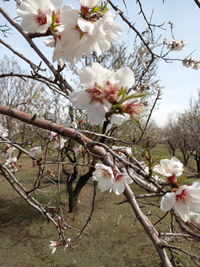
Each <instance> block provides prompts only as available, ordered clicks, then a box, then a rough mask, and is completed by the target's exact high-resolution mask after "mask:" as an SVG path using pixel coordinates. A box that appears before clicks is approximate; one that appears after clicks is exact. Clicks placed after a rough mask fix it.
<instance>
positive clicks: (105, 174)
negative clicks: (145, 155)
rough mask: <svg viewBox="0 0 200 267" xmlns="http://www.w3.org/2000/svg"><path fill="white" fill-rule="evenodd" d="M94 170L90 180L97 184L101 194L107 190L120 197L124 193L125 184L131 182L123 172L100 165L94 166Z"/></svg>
mask: <svg viewBox="0 0 200 267" xmlns="http://www.w3.org/2000/svg"><path fill="white" fill-rule="evenodd" d="M95 169H96V170H95V171H94V172H93V176H92V178H93V180H94V181H97V182H98V188H99V189H100V190H101V191H102V192H104V191H108V190H109V191H110V192H112V191H113V192H114V193H115V194H116V195H120V194H122V193H123V192H124V190H125V186H126V184H130V183H132V182H133V180H132V179H131V178H130V177H129V175H128V174H127V172H126V171H125V170H124V171H123V172H120V171H118V170H113V169H112V168H111V167H108V166H105V165H104V164H100V163H97V164H96V165H95Z"/></svg>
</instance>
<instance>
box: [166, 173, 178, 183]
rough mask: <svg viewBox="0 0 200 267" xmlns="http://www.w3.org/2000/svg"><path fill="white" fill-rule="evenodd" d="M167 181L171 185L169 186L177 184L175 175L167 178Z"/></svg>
mask: <svg viewBox="0 0 200 267" xmlns="http://www.w3.org/2000/svg"><path fill="white" fill-rule="evenodd" d="M167 180H168V181H169V182H170V183H171V184H176V183H177V178H176V176H175V175H172V176H169V177H167Z"/></svg>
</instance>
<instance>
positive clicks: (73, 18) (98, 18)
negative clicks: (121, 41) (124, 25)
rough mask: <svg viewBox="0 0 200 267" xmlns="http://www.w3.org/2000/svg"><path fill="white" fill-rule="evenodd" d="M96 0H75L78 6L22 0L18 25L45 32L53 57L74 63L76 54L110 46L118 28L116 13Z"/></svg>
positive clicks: (99, 50) (25, 28) (82, 54)
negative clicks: (47, 35) (77, 8)
mask: <svg viewBox="0 0 200 267" xmlns="http://www.w3.org/2000/svg"><path fill="white" fill-rule="evenodd" d="M101 2H102V1H100V0H84V1H83V0H79V3H80V10H76V9H74V8H73V7H72V6H70V5H66V6H64V7H63V8H62V2H61V0H46V1H40V0H26V1H22V2H21V3H20V5H19V6H18V8H17V11H18V14H19V15H20V16H21V17H22V21H21V26H22V27H23V29H24V30H25V31H28V32H29V33H43V34H46V33H48V34H49V35H51V37H50V38H49V39H47V40H45V44H46V45H47V46H49V47H53V48H54V53H53V61H58V62H60V61H63V60H65V61H68V62H71V63H75V62H76V61H77V60H78V59H79V58H80V57H82V56H86V55H90V54H91V53H92V52H96V54H97V56H99V55H101V54H102V52H104V51H105V50H107V49H109V48H110V45H111V43H112V42H114V41H116V40H117V39H118V38H119V37H120V35H121V33H122V29H121V27H120V25H119V24H118V23H117V22H116V21H115V17H116V15H113V14H112V13H111V12H109V11H108V8H107V5H106V4H102V3H101Z"/></svg>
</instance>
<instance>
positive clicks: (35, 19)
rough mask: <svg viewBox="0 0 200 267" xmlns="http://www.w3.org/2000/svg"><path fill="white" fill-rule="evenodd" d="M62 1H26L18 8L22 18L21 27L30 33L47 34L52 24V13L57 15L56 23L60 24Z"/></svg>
mask: <svg viewBox="0 0 200 267" xmlns="http://www.w3.org/2000/svg"><path fill="white" fill-rule="evenodd" d="M60 6H61V0H45V1H41V0H24V1H21V3H20V5H19V6H18V8H17V13H18V15H20V16H21V17H22V21H21V26H22V27H23V29H24V30H25V31H28V32H30V33H34V32H40V33H45V32H46V31H47V30H48V28H49V27H50V26H51V24H52V13H53V12H54V14H55V23H56V24H59V23H60V11H59V8H60Z"/></svg>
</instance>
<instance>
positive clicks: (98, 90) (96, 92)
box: [86, 82, 119, 104]
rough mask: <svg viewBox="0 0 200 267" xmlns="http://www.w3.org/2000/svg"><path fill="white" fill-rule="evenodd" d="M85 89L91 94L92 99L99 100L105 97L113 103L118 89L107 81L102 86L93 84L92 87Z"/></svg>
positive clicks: (115, 100)
mask: <svg viewBox="0 0 200 267" xmlns="http://www.w3.org/2000/svg"><path fill="white" fill-rule="evenodd" d="M86 91H87V92H88V93H89V94H90V95H91V97H92V100H93V101H100V102H101V101H102V100H103V99H106V100H108V102H110V103H112V104H114V103H116V102H117V97H118V92H119V89H118V88H116V87H113V86H112V85H111V84H110V83H109V82H107V84H106V86H105V87H104V88H102V87H101V86H99V85H97V84H95V85H94V87H93V88H91V89H87V90H86Z"/></svg>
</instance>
